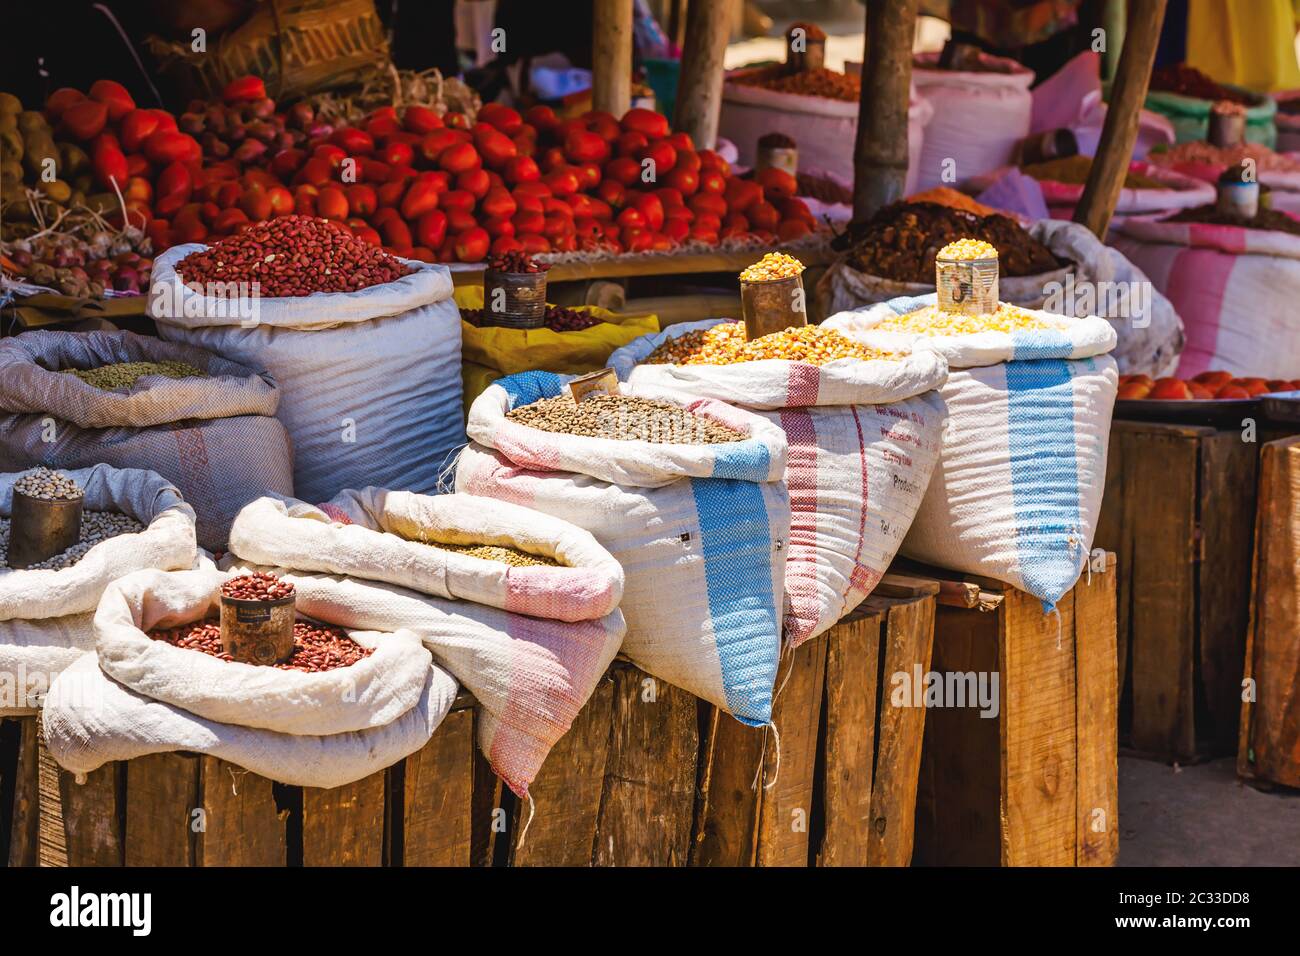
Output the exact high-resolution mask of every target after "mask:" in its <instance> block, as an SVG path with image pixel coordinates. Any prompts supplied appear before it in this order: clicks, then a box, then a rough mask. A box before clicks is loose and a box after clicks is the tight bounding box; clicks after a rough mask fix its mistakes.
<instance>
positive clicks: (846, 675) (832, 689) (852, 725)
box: [817, 605, 884, 866]
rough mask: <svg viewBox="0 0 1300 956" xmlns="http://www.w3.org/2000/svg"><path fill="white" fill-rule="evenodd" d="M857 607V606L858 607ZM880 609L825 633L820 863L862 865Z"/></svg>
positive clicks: (868, 823)
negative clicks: (823, 756)
mask: <svg viewBox="0 0 1300 956" xmlns="http://www.w3.org/2000/svg"><path fill="white" fill-rule="evenodd" d="M859 606H861V605H859ZM883 619H884V613H883V612H882V611H873V610H870V609H868V613H865V614H864V615H863V616H861V617H859V618H858V619H857V620H853V621H849V622H841V623H840V624H837V625H836V626H835V627H833V628H831V629H830V631H828V632H827V635H828V637H829V640H828V642H827V645H826V684H825V700H826V702H825V708H826V738H825V743H824V744H823V748H824V749H823V752H824V754H825V764H824V767H825V769H824V774H823V778H822V795H823V798H822V821H823V832H822V842H821V848H820V850H819V852H818V854H817V865H818V866H866V864H867V834H868V832H869V830H870V827H871V789H872V776H873V771H874V769H875V755H876V721H877V703H878V699H879V696H880V685H879V676H880V675H879V671H880V641H881V626H882V624H883Z"/></svg>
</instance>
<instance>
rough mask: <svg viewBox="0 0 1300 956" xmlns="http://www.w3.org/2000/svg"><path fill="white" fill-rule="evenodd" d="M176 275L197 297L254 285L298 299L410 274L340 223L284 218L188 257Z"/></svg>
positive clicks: (264, 292)
mask: <svg viewBox="0 0 1300 956" xmlns="http://www.w3.org/2000/svg"><path fill="white" fill-rule="evenodd" d="M176 271H177V272H179V273H180V276H181V280H182V281H183V282H184V283H185V285H186V286H187V287H188V288H190V289H192V290H193V291H195V292H199V293H202V292H203V286H204V285H205V284H207V283H223V282H247V283H253V282H256V283H258V284H259V286H260V289H261V294H262V295H264V296H302V295H311V294H312V293H315V292H356V291H358V290H360V289H367V288H369V287H370V286H375V285H383V284H384V283H386V282H392V281H394V280H395V279H400V278H401V277H402V276H404V275H409V274H410V273H411V272H412V271H413V270H412V269H411V268H410V267H409V266H407V265H406V264H404V263H402V262H400V261H399V260H397V259H395V258H393V257H392V256H390V255H388V253H386V252H384V251H383V250H382V249H377V248H375V247H374V246H372V245H369V244H368V243H365V242H363V241H361V240H360V239H358V238H357V237H356V236H353V235H352V234H351V233H350V232H349V231H348V230H347V229H346V228H345V227H343V226H340V225H339V224H338V223H333V222H330V221H329V220H327V219H312V218H310V217H308V216H285V217H284V218H282V219H272V220H270V221H268V222H263V223H258V224H257V225H255V226H253V227H252V228H251V229H247V230H245V231H244V232H241V233H239V234H238V235H234V236H228V237H227V238H225V239H222V240H221V241H220V242H218V243H216V244H215V245H213V246H209V247H208V248H207V249H203V250H200V251H198V252H191V253H190V254H189V255H188V256H186V257H185V258H184V259H182V260H181V261H180V262H179V263H177V266H176Z"/></svg>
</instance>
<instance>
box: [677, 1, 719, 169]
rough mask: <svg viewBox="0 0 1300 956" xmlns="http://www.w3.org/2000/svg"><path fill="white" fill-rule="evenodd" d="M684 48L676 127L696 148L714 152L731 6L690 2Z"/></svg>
mask: <svg viewBox="0 0 1300 956" xmlns="http://www.w3.org/2000/svg"><path fill="white" fill-rule="evenodd" d="M684 19H685V21H686V24H685V27H686V28H685V45H684V46H683V48H682V66H681V75H680V77H679V78H678V81H677V102H676V106H675V107H674V111H673V112H674V118H673V120H674V121H673V128H674V129H676V130H680V131H682V132H684V133H688V134H690V137H691V140H692V141H693V142H694V143H695V146H696V148H697V149H712V148H713V147H714V146H715V145H716V144H717V140H718V113H719V111H720V110H721V109H722V81H723V78H724V69H723V61H724V59H725V57H726V53H727V40H728V39H729V38H730V35H731V9H730V4H728V3H724V2H720V0H714V2H708V0H704V2H699V3H691V4H690V5H689V6H688V7H687V10H686V17H685V18H684Z"/></svg>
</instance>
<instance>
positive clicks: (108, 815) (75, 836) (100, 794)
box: [37, 740, 123, 866]
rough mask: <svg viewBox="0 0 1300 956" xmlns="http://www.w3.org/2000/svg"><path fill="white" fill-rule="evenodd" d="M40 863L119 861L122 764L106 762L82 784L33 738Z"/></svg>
mask: <svg viewBox="0 0 1300 956" xmlns="http://www.w3.org/2000/svg"><path fill="white" fill-rule="evenodd" d="M37 750H38V754H37V760H38V766H39V774H40V779H39V788H40V795H39V801H40V832H39V835H38V840H39V845H38V851H37V852H38V857H39V863H40V865H41V866H121V865H122V860H123V856H122V827H121V813H120V809H121V806H120V801H121V781H120V779H119V778H120V773H121V770H122V768H121V766H120V765H119V764H117V763H108V764H105V765H104V766H102V767H100V768H99V769H98V770H95V771H94V772H92V773H89V774H86V779H85V782H84V783H77V782H76V781H75V779H74V778H73V775H72V774H70V773H68V772H67V771H66V770H63V769H62V768H61V767H59V765H58V764H57V763H55V762H54V758H53V757H51V756H50V752H49V751H48V750H46V749H45V743H44V741H41V740H38V742H37Z"/></svg>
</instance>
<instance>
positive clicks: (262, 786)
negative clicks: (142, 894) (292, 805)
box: [194, 756, 287, 866]
mask: <svg viewBox="0 0 1300 956" xmlns="http://www.w3.org/2000/svg"><path fill="white" fill-rule="evenodd" d="M273 787H274V785H273V784H272V783H271V781H270V780H268V779H267V778H266V777H259V776H258V775H257V774H255V773H250V772H248V771H246V770H243V769H242V768H239V767H236V766H235V765H234V764H230V763H227V762H226V761H224V760H219V759H217V758H216V757H207V756H204V757H200V758H199V794H200V800H201V803H202V806H203V826H202V829H201V830H200V831H199V832H198V833H197V834H195V841H194V862H195V865H197V866H284V865H285V861H286V859H287V857H286V845H285V844H286V838H285V817H286V816H287V813H286V812H281V810H280V809H279V808H278V807H277V806H276V803H275V795H274V792H273Z"/></svg>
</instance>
